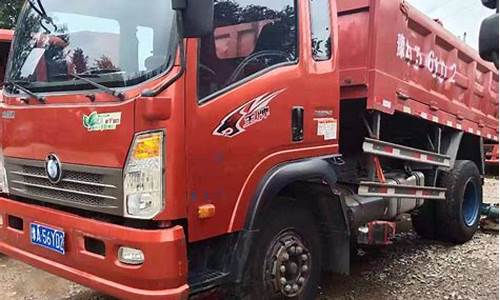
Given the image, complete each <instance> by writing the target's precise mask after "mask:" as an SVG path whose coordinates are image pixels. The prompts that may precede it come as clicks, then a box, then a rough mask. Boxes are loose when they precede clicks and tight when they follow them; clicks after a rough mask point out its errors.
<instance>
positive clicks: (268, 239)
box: [239, 198, 321, 300]
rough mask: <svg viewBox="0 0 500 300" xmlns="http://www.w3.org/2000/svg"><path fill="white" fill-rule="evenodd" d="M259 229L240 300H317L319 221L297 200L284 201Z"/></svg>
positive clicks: (265, 218)
mask: <svg viewBox="0 0 500 300" xmlns="http://www.w3.org/2000/svg"><path fill="white" fill-rule="evenodd" d="M277 201H278V202H280V205H279V206H280V207H281V209H279V210H278V209H270V211H268V213H267V214H266V215H265V216H264V217H263V219H262V221H261V222H260V226H259V234H258V235H257V240H256V241H255V242H254V244H253V247H252V250H251V256H250V260H249V262H248V266H247V268H246V272H245V277H244V278H245V286H246V288H244V289H243V290H242V292H243V294H242V295H240V297H239V298H240V299H299V300H302V299H303V300H309V299H314V298H315V296H316V291H317V288H318V285H319V280H320V276H321V243H320V235H319V231H318V228H317V226H316V221H315V219H314V217H313V215H312V213H311V212H310V210H308V209H307V208H301V207H300V206H298V205H296V203H295V202H296V201H295V200H293V199H287V198H280V199H278V200H277Z"/></svg>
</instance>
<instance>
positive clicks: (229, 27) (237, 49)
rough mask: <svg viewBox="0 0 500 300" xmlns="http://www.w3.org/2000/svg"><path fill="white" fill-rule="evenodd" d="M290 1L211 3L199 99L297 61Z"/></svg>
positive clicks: (202, 49) (221, 0) (223, 0)
mask: <svg viewBox="0 0 500 300" xmlns="http://www.w3.org/2000/svg"><path fill="white" fill-rule="evenodd" d="M296 18H297V14H296V6H295V0H273V1H269V0H254V1H248V0H215V20H214V22H215V30H214V33H213V35H209V36H207V37H205V38H202V39H201V46H200V61H199V70H198V74H199V78H198V85H199V88H198V95H199V98H200V99H203V98H205V97H207V96H209V95H211V94H213V93H216V92H217V91H220V90H222V89H224V88H225V87H228V86H230V85H232V84H234V83H236V82H239V81H241V80H243V79H245V78H247V77H249V76H251V75H253V74H255V73H257V72H259V71H262V70H264V69H267V68H269V67H272V66H274V65H277V64H281V63H286V62H294V61H296V60H297V20H296Z"/></svg>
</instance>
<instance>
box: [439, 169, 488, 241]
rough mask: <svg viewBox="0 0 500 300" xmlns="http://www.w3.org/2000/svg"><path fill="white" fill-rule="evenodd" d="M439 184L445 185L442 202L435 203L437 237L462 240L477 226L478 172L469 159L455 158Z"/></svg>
mask: <svg viewBox="0 0 500 300" xmlns="http://www.w3.org/2000/svg"><path fill="white" fill-rule="evenodd" d="M441 185H442V186H443V187H446V189H447V192H446V201H441V202H437V205H436V217H437V220H439V222H437V223H438V224H439V226H438V227H437V234H438V236H439V238H440V239H442V240H445V241H449V242H453V243H465V242H467V241H469V240H470V239H472V237H473V236H474V234H475V233H476V232H477V230H478V229H479V221H480V218H481V205H482V203H483V188H482V184H481V175H480V173H479V170H478V168H477V166H476V164H475V163H473V162H472V161H465V160H462V161H457V162H456V163H455V167H454V168H453V170H452V171H451V172H450V173H448V174H446V175H445V176H444V177H443V178H442V180H441Z"/></svg>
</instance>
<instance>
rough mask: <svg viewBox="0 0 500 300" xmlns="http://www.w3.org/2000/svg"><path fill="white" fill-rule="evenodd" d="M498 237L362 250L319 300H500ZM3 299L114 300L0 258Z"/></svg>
mask: <svg viewBox="0 0 500 300" xmlns="http://www.w3.org/2000/svg"><path fill="white" fill-rule="evenodd" d="M484 193H485V202H490V203H497V202H498V200H499V199H498V197H499V196H498V180H496V179H487V180H486V185H485V188H484ZM498 251H499V250H498V234H497V233H491V232H480V233H478V234H477V235H476V236H475V237H474V239H473V240H472V241H471V242H469V243H467V244H465V245H461V246H452V245H448V244H443V243H438V242H432V241H425V240H421V239H419V238H418V237H417V236H416V235H415V233H413V232H412V231H407V232H403V233H400V234H399V235H398V237H397V239H396V240H395V241H394V244H393V245H391V246H388V247H383V248H380V247H378V248H369V249H363V250H360V251H358V254H357V256H355V257H354V258H353V259H352V274H351V275H350V276H336V275H328V274H325V276H324V279H323V283H322V286H321V287H320V291H319V294H320V296H319V297H318V300H330V299H366V300H368V299H396V300H399V299H432V300H434V299H444V300H461V299H463V300H465V299H485V300H486V299H498V298H499V292H498V290H499V282H498V278H499V270H498V254H499V253H498ZM0 295H1V299H2V300H21V299H24V300H62V299H68V300H112V299H113V298H110V297H107V296H104V295H101V294H99V293H97V292H94V291H91V290H89V289H86V288H84V287H81V286H79V285H77V284H74V283H71V282H68V281H66V280H64V279H61V278H57V277H55V276H52V275H49V274H47V273H45V272H43V271H40V270H36V269H33V268H31V267H29V266H27V265H25V264H23V263H20V262H17V261H14V260H11V259H8V258H6V257H4V256H0Z"/></svg>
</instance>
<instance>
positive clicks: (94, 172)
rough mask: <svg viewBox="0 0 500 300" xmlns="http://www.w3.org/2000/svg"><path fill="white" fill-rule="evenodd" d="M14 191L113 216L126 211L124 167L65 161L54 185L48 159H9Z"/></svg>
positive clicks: (9, 179)
mask: <svg viewBox="0 0 500 300" xmlns="http://www.w3.org/2000/svg"><path fill="white" fill-rule="evenodd" d="M5 166H6V169H7V179H8V184H9V189H10V193H11V194H12V195H15V196H20V197H23V198H27V199H32V200H38V201H43V202H48V203H53V204H58V205H63V206H68V207H74V208H81V209H85V210H91V211H97V212H101V213H108V214H113V215H122V214H123V201H122V198H123V196H122V193H123V192H122V190H123V189H122V178H123V177H122V176H123V175H122V171H121V169H112V168H98V167H89V166H81V165H68V164H63V166H62V169H63V178H62V180H61V182H59V183H57V184H53V183H51V182H50V181H49V179H48V177H47V175H46V172H45V162H44V161H34V160H24V159H15V158H6V159H5Z"/></svg>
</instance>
